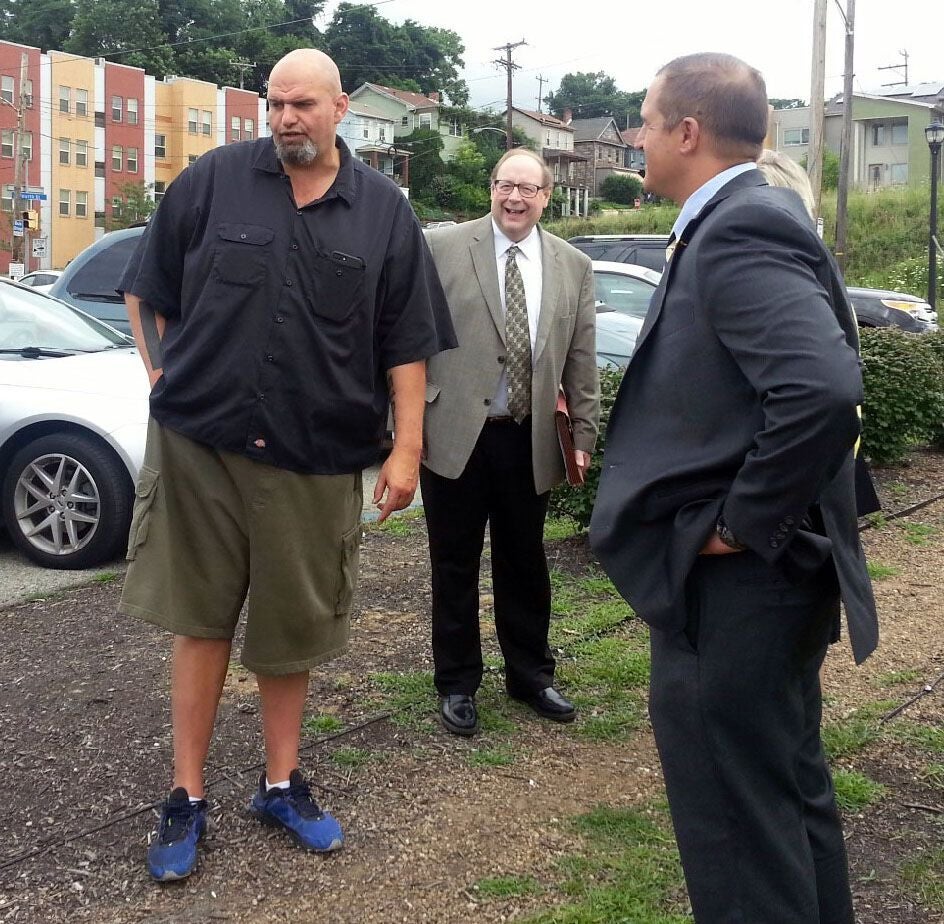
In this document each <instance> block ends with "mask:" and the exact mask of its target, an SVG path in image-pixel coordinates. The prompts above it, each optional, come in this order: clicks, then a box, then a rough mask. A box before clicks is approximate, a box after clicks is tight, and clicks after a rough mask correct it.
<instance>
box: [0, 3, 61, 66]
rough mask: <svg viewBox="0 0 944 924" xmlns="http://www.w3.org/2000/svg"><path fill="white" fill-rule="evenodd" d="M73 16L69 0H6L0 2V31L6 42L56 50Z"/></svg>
mask: <svg viewBox="0 0 944 924" xmlns="http://www.w3.org/2000/svg"><path fill="white" fill-rule="evenodd" d="M74 15H75V9H74V7H73V5H72V2H71V0H6V2H3V3H0V34H2V35H3V38H4V39H5V40H6V41H8V42H19V43H21V44H23V45H36V46H38V47H39V48H42V49H43V50H46V51H48V50H49V49H59V48H62V47H63V44H64V43H65V41H66V39H67V38H68V37H69V32H70V30H71V28H72V18H73V16H74ZM17 61H19V58H17Z"/></svg>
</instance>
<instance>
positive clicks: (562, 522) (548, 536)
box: [544, 517, 578, 542]
mask: <svg viewBox="0 0 944 924" xmlns="http://www.w3.org/2000/svg"><path fill="white" fill-rule="evenodd" d="M577 532H578V529H577V524H576V523H575V522H574V521H573V520H572V519H571V518H570V517H548V518H547V519H546V520H545V521H544V541H545V542H555V541H556V540H558V539H569V538H570V537H571V536H576V535H577Z"/></svg>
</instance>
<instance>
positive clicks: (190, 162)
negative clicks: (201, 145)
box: [187, 154, 197, 167]
mask: <svg viewBox="0 0 944 924" xmlns="http://www.w3.org/2000/svg"><path fill="white" fill-rule="evenodd" d="M196 162H197V155H196V154H190V155H188V157H187V166H188V167H192V166H193V165H194V164H195V163H196Z"/></svg>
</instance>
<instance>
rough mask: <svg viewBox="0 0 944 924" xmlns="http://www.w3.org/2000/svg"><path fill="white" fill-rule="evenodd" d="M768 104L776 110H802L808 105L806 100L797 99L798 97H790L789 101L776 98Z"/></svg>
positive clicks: (769, 100)
mask: <svg viewBox="0 0 944 924" xmlns="http://www.w3.org/2000/svg"><path fill="white" fill-rule="evenodd" d="M767 102H768V103H770V105H771V106H773V107H774V109H802V108H803V107H804V106H805V105H806V100H803V99H797V98H796V97H790V98H789V99H787V98H784V99H781V98H779V97H776V98H774V99H768V100H767Z"/></svg>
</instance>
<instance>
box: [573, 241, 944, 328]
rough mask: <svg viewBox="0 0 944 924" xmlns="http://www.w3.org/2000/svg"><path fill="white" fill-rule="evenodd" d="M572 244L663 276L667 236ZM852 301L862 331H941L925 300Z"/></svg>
mask: <svg viewBox="0 0 944 924" xmlns="http://www.w3.org/2000/svg"><path fill="white" fill-rule="evenodd" d="M568 243H570V244H573V245H574V247H576V248H577V249H578V250H581V251H583V252H584V253H585V254H586V255H587V256H588V257H590V259H591V260H593V261H595V262H596V261H600V260H603V261H606V262H609V263H634V264H636V265H637V266H645V267H648V268H649V269H654V270H658V271H659V272H662V270H663V269H664V268H665V248H666V247H667V246H668V243H669V238H668V235H666V234H586V235H582V236H579V237H572V238H570V240H569V241H568ZM846 291H847V292H848V293H849V300H850V301H851V302H852V308H853V310H854V311H855V314H856V321H857V322H858V324H859V327H898V328H900V329H901V330H905V331H909V332H911V333H915V334H923V333H927V332H928V331H933V330H937V327H938V325H937V315H936V314H935V312H934V309H933V308H932V307H931V306H930V305H929V304H928V303H927V302H926V301H924V299H922V298H918V297H917V296H914V295H907V294H905V293H904V292H891V291H888V290H886V289H866V288H863V287H861V286H848V287H847V289H846Z"/></svg>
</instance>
